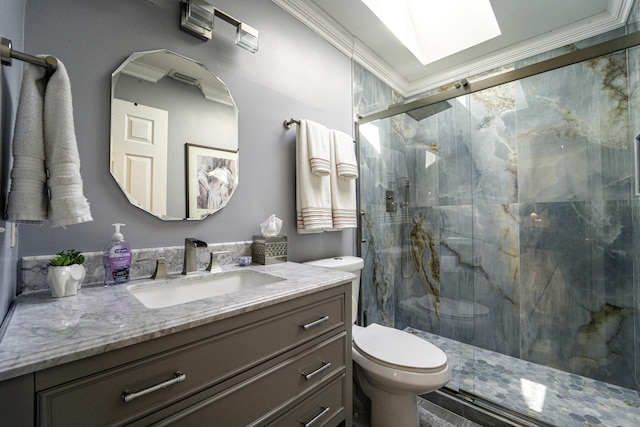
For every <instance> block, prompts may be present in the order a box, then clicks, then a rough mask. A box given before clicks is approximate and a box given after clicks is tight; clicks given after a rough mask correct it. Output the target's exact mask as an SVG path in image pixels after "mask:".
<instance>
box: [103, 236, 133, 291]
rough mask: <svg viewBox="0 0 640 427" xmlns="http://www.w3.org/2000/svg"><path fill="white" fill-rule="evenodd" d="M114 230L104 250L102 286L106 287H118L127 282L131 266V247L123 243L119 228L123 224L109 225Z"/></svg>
mask: <svg viewBox="0 0 640 427" xmlns="http://www.w3.org/2000/svg"><path fill="white" fill-rule="evenodd" d="M111 225H113V226H114V227H115V228H116V232H115V233H113V236H112V237H111V241H110V242H109V244H108V245H107V247H106V248H105V250H104V255H103V257H102V260H103V263H104V284H105V285H106V286H110V285H119V284H120V283H127V282H128V281H129V267H130V266H131V247H129V244H128V243H127V242H125V241H124V236H123V235H122V233H120V227H124V224H111Z"/></svg>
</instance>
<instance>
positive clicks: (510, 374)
mask: <svg viewBox="0 0 640 427" xmlns="http://www.w3.org/2000/svg"><path fill="white" fill-rule="evenodd" d="M405 331H407V332H410V333H412V334H414V335H417V336H419V337H420V338H423V339H425V340H428V341H429V342H431V343H433V344H434V345H437V346H438V347H439V348H441V349H442V350H443V351H445V352H446V353H447V356H448V358H449V363H450V365H451V366H452V372H451V373H452V379H451V382H450V384H449V385H450V387H451V388H453V389H458V388H459V389H461V390H464V391H466V392H469V393H472V394H475V395H477V396H482V397H483V398H485V399H487V400H489V401H492V402H496V403H498V404H500V405H502V406H505V407H507V408H510V409H513V410H516V411H518V412H521V413H523V414H526V415H528V416H530V417H533V418H535V419H538V420H542V421H545V422H547V423H549V424H553V425H556V426H562V427H565V426H566V427H569V426H589V427H595V426H606V427H617V426H620V427H637V426H640V397H639V396H638V393H637V392H635V391H634V390H630V389H626V388H622V387H618V386H614V385H611V384H607V383H604V382H602V381H598V380H594V379H591V378H587V377H582V376H579V375H575V374H571V373H567V372H564V371H560V370H557V369H553V368H548V367H545V366H542V365H538V364H535V363H531V362H527V361H525V360H521V359H517V358H515V357H511V356H506V355H504V354H500V353H496V352H493V351H489V350H484V349H482V348H479V347H474V346H472V345H469V344H464V343H461V342H458V341H454V340H451V339H448V338H444V337H441V336H438V335H434V334H430V333H428V332H424V331H421V330H419V329H414V328H412V327H407V328H405ZM474 373H476V374H475V375H474Z"/></svg>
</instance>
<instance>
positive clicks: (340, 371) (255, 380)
mask: <svg viewBox="0 0 640 427" xmlns="http://www.w3.org/2000/svg"><path fill="white" fill-rule="evenodd" d="M346 344H347V343H346V333H345V332H343V333H341V334H339V335H337V336H334V337H333V338H331V339H329V340H327V341H325V342H322V343H320V344H318V345H317V346H315V347H312V348H311V349H309V350H307V351H305V352H303V353H301V354H299V355H298V356H296V357H293V358H291V359H289V360H285V361H284V362H283V363H281V364H279V365H276V366H275V367H273V368H270V369H267V370H265V371H263V372H261V373H260V374H258V375H256V376H254V377H252V378H250V379H248V380H247V381H244V382H242V383H240V384H237V385H235V386H232V387H230V388H229V389H227V390H225V391H223V392H221V393H218V394H216V395H214V396H211V397H209V398H207V399H204V400H202V401H201V402H199V403H197V404H195V405H193V406H191V407H189V408H187V409H185V410H182V411H180V412H178V413H176V414H174V415H173V416H170V417H168V418H166V419H164V420H162V421H160V422H159V423H157V424H154V425H156V426H167V425H179V426H181V427H188V426H194V427H200V426H207V425H219V426H225V427H234V426H239V427H240V426H253V425H255V426H264V425H265V424H266V423H267V422H268V421H269V419H273V418H274V417H276V416H278V415H279V414H281V413H282V412H283V411H286V410H288V409H289V408H291V407H293V406H294V405H296V404H297V403H298V402H299V401H301V400H302V399H305V398H306V397H307V396H309V395H310V394H312V393H315V392H317V391H318V390H320V389H323V388H325V387H326V385H327V384H328V383H330V382H332V381H333V380H334V379H335V378H336V377H338V378H343V377H344V376H345V371H346V366H345V362H346V361H345V351H344V348H345V346H346ZM332 390H333V389H332ZM335 393H336V396H335V399H334V400H335V401H337V400H340V401H341V402H343V401H344V388H341V389H337V390H336V391H335ZM333 406H334V408H335V407H336V405H335V404H333ZM339 406H340V407H343V406H344V404H343V403H341V404H340V405H339ZM335 415H336V412H335V411H334V412H333V413H332V414H331V417H328V418H329V419H330V418H332V417H333V416H335ZM343 417H344V415H343Z"/></svg>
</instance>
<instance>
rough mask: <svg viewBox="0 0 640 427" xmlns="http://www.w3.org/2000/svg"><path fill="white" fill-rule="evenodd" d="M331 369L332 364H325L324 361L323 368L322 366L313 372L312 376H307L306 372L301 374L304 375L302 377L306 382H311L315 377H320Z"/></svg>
mask: <svg viewBox="0 0 640 427" xmlns="http://www.w3.org/2000/svg"><path fill="white" fill-rule="evenodd" d="M330 367H331V362H325V361H324V360H323V361H322V366H320V367H319V368H318V369H316V370H315V371H313V372H311V373H310V374H305V373H304V372H301V374H302V376H303V377H304V379H305V380H307V381H309V380H310V379H311V378H313V377H315V376H316V375H318V374H319V373H321V372H323V371H326V370H327V369H329V368H330Z"/></svg>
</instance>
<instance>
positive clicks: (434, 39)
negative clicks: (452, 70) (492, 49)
mask: <svg viewBox="0 0 640 427" xmlns="http://www.w3.org/2000/svg"><path fill="white" fill-rule="evenodd" d="M362 2H363V3H364V4H365V5H366V6H367V7H368V8H369V9H371V11H372V12H373V13H374V14H375V15H376V16H377V17H378V19H380V20H381V21H382V23H384V24H385V25H386V26H387V28H389V30H390V31H391V32H392V33H393V34H394V35H395V36H396V37H397V38H398V39H399V40H400V41H401V42H402V44H404V45H405V46H406V47H407V49H409V50H410V51H411V53H412V54H413V55H414V56H415V57H416V58H417V59H418V60H419V61H420V63H421V64H422V65H427V64H430V63H432V62H435V61H437V60H439V59H442V58H445V57H447V56H449V55H453V54H454V53H457V52H460V51H462V50H465V49H468V48H470V47H472V46H475V45H477V44H480V43H482V42H485V41H487V40H490V39H492V38H494V37H497V36H499V35H500V34H501V31H500V27H499V26H498V21H497V20H496V17H495V15H494V13H493V9H492V7H491V3H490V2H489V0H446V1H445V0H430V1H427V0H398V1H393V2H392V1H388V0H362Z"/></svg>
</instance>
